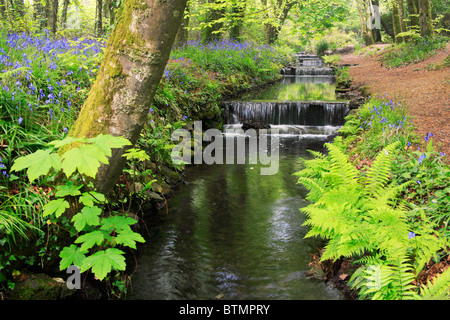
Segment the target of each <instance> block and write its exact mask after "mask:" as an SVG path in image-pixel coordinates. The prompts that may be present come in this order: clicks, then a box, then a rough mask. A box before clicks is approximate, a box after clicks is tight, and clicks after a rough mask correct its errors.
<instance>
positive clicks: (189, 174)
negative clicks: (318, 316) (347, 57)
mask: <svg viewBox="0 0 450 320" xmlns="http://www.w3.org/2000/svg"><path fill="white" fill-rule="evenodd" d="M292 78H293V79H292ZM292 78H289V79H288V78H287V77H286V78H284V79H283V81H281V82H280V83H279V84H278V85H275V86H274V87H271V88H269V89H267V90H265V91H264V92H260V93H254V95H255V96H252V97H246V98H243V99H252V101H244V100H240V101H229V102H224V109H225V116H226V117H225V118H226V122H227V124H226V125H225V126H224V130H223V131H224V136H225V137H226V142H227V143H226V144H225V146H224V148H225V149H226V148H227V147H228V148H229V147H230V145H229V142H233V141H235V139H237V136H239V134H234V135H233V134H230V133H226V132H227V131H228V130H230V129H233V128H238V127H240V126H241V124H242V122H243V121H245V120H247V119H250V118H253V119H261V120H266V121H268V122H269V123H270V124H271V125H272V129H271V130H272V133H269V135H270V137H271V138H272V139H274V138H275V136H274V134H275V133H274V132H275V130H274V129H277V130H276V131H277V133H276V134H277V136H276V138H278V139H279V144H278V145H277V146H276V148H277V149H276V151H277V152H278V154H279V163H278V166H279V167H278V171H277V173H276V174H274V175H261V173H260V169H261V167H263V166H264V165H262V164H255V163H250V161H246V162H245V163H242V164H236V163H235V164H214V165H205V164H203V165H192V166H190V167H188V168H187V171H186V181H187V183H186V184H185V185H182V186H180V187H179V188H178V189H177V190H176V191H175V195H174V197H173V198H172V199H170V200H169V201H168V211H167V212H166V210H165V209H163V210H162V211H161V212H160V213H159V214H158V215H153V216H152V217H151V219H149V220H148V221H147V222H146V223H147V227H148V229H149V232H150V235H151V236H150V239H149V240H148V242H147V244H146V245H145V246H143V248H142V249H141V250H140V257H139V259H138V267H137V270H136V272H135V274H134V275H133V277H132V288H131V293H130V294H129V296H128V299H140V300H142V299H192V300H195V299H242V300H246V299H277V300H294V299H302V300H309V299H315V300H318V299H327V300H332V299H333V300H334V299H345V298H346V297H345V296H343V295H342V294H341V293H340V292H339V291H338V290H337V289H335V288H334V287H333V286H332V285H329V284H326V283H325V282H323V281H319V280H316V279H313V278H310V277H308V275H307V272H308V270H309V267H308V263H309V262H310V258H311V255H312V254H314V253H315V252H316V251H317V248H319V247H320V246H321V245H322V243H321V241H320V240H318V239H314V238H308V239H305V238H304V236H305V234H306V233H307V231H308V228H307V227H306V226H303V222H304V220H305V216H304V214H303V213H301V212H300V210H299V209H300V208H302V207H304V206H306V205H307V204H308V203H307V201H306V200H305V196H306V190H305V189H304V188H303V187H302V186H301V185H299V184H297V183H296V182H297V181H296V178H295V176H293V173H294V172H296V171H298V170H300V169H301V168H302V163H301V160H300V159H299V157H303V158H311V157H310V155H309V153H308V152H307V150H308V149H310V150H318V151H324V149H323V143H324V142H327V141H329V140H330V139H332V134H333V133H335V131H336V130H337V129H338V128H339V127H340V125H342V120H343V116H344V115H345V113H346V112H347V110H348V109H346V104H345V103H343V102H335V103H331V101H333V100H335V97H334V96H333V94H332V92H333V91H334V90H333V89H332V88H333V86H334V84H333V81H332V80H330V78H327V79H324V78H323V77H322V78H315V79H314V78H312V77H303V78H302V77H292ZM330 87H331V88H330ZM317 91H319V92H321V93H320V94H321V95H322V98H320V100H321V101H313V102H311V103H307V101H306V100H309V99H308V97H310V94H313V93H314V97H315V98H314V100H316V99H317V98H316V95H317ZM299 100H301V101H299ZM230 144H231V143H230ZM233 147H234V146H233ZM247 150H248V149H247ZM251 152H252V151H247V156H251ZM272 153H273V151H272Z"/></svg>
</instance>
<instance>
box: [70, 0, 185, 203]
mask: <svg viewBox="0 0 450 320" xmlns="http://www.w3.org/2000/svg"><path fill="white" fill-rule="evenodd" d="M186 1H187V0H165V1H155V0H145V1H142V0H125V1H124V2H123V3H122V5H121V8H120V9H119V12H118V19H117V24H116V26H115V28H114V29H113V31H112V33H111V35H110V37H109V38H108V44H107V48H106V49H105V53H104V57H103V59H102V63H101V67H100V70H99V74H98V76H97V78H96V81H95V82H94V84H93V86H92V88H91V90H90V92H89V95H88V98H87V99H86V101H85V103H84V104H83V107H82V109H81V112H80V115H79V117H78V119H77V120H76V122H75V124H74V125H73V127H72V128H71V130H70V132H69V135H70V136H72V137H93V136H97V135H98V134H101V133H102V134H111V135H113V136H123V137H125V138H127V139H129V140H130V141H131V143H133V144H134V143H135V142H136V141H137V139H138V137H139V134H140V132H141V130H142V127H143V126H144V123H145V121H146V119H147V116H148V110H149V108H150V106H151V103H152V100H153V97H154V95H155V92H156V90H157V88H158V85H159V82H160V80H161V76H162V73H163V71H164V68H165V66H166V64H167V61H168V59H169V54H170V50H171V48H172V45H173V42H174V40H175V36H176V33H177V30H178V28H179V26H180V24H181V20H182V19H183V12H184V9H185V6H186ZM124 152H125V149H114V150H113V153H112V156H111V157H110V158H109V164H108V165H102V166H101V167H100V169H99V172H98V173H97V176H96V179H95V186H96V188H97V190H98V191H99V192H102V193H105V194H106V193H109V191H111V190H112V188H113V187H114V185H115V183H116V182H117V179H118V177H119V175H120V174H121V172H122V170H123V167H124V165H125V158H124V157H122V155H123V154H124Z"/></svg>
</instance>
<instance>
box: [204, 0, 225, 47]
mask: <svg viewBox="0 0 450 320" xmlns="http://www.w3.org/2000/svg"><path fill="white" fill-rule="evenodd" d="M208 3H210V4H212V5H215V4H219V2H216V1H215V0H208ZM224 13H225V12H224V9H223V8H211V9H210V10H209V12H208V13H207V17H206V22H207V23H208V24H211V25H208V26H206V27H205V28H203V29H202V43H208V42H212V41H217V40H219V39H220V38H221V37H222V33H223V32H222V31H221V29H222V27H223V23H221V22H217V21H218V20H219V19H220V18H222V17H223V15H224Z"/></svg>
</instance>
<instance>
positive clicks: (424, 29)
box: [419, 0, 434, 37]
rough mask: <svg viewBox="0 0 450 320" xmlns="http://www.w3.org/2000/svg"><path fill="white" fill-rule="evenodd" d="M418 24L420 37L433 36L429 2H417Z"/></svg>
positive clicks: (421, 0)
mask: <svg viewBox="0 0 450 320" xmlns="http://www.w3.org/2000/svg"><path fill="white" fill-rule="evenodd" d="M419 23H420V35H421V36H422V37H430V36H433V35H434V28H433V21H432V18H431V3H430V0H419Z"/></svg>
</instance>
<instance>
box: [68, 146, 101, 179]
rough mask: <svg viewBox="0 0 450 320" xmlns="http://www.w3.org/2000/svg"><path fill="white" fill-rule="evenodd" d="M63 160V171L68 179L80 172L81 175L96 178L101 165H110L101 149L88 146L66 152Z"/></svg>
mask: <svg viewBox="0 0 450 320" xmlns="http://www.w3.org/2000/svg"><path fill="white" fill-rule="evenodd" d="M62 158H63V160H64V161H63V163H62V169H63V171H64V173H65V174H66V176H67V177H70V176H71V175H72V174H73V173H74V172H75V170H78V172H79V173H81V174H85V175H87V176H88V177H92V178H95V175H96V174H97V170H98V168H99V167H100V163H105V164H107V163H108V159H107V158H106V156H105V153H104V152H103V151H102V150H101V149H100V148H98V147H96V146H94V145H87V144H85V145H82V146H81V147H80V148H72V149H70V150H69V151H66V152H65V153H64V154H63V156H62Z"/></svg>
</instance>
